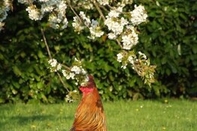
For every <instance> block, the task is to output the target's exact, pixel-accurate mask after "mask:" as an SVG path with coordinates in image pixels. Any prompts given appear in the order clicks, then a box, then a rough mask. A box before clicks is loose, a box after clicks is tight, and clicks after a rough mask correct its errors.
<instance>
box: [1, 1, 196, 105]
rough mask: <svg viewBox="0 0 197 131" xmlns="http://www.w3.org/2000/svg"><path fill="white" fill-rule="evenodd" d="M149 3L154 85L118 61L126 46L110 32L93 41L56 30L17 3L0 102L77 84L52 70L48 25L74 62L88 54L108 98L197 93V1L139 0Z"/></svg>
mask: <svg viewBox="0 0 197 131" xmlns="http://www.w3.org/2000/svg"><path fill="white" fill-rule="evenodd" d="M138 2H139V3H141V4H142V5H145V7H146V9H147V12H148V16H149V22H147V23H146V24H143V25H141V26H140V27H139V31H140V32H141V35H140V43H139V44H138V45H137V46H136V51H142V52H144V53H145V54H146V55H147V56H148V57H149V58H150V60H151V63H152V64H155V65H157V69H156V74H155V76H156V78H157V80H158V81H157V82H156V83H155V84H153V85H152V87H149V86H147V85H144V84H143V81H142V80H141V78H140V77H139V76H138V75H137V74H136V73H135V72H134V71H133V70H132V69H131V68H128V69H126V70H123V69H121V68H120V67H121V65H120V63H118V62H117V61H116V54H117V53H118V51H119V50H120V48H119V46H118V45H117V44H116V43H115V42H111V41H108V40H106V39H105V38H104V37H103V38H102V39H100V40H98V41H94V42H92V41H89V40H88V39H87V38H86V37H84V36H83V35H79V34H76V33H75V32H73V30H72V27H71V25H69V27H68V28H67V29H65V30H63V31H57V30H53V29H51V28H49V27H47V25H45V22H44V20H43V21H42V22H34V21H31V20H29V19H28V18H27V12H25V11H24V10H25V8H24V7H23V6H21V5H17V4H16V5H14V11H13V12H10V14H9V16H8V18H7V19H6V26H5V29H4V30H3V31H2V32H0V63H1V64H0V88H1V92H0V103H6V102H20V101H21V102H45V103H54V102H59V101H62V100H64V99H65V96H66V95H67V94H68V92H67V90H66V88H68V89H69V90H74V89H77V86H76V85H75V84H73V83H74V82H72V81H66V80H65V79H64V82H65V84H66V88H65V87H64V86H63V85H62V84H61V82H60V80H59V78H58V76H57V74H56V73H51V72H50V70H49V65H48V63H47V61H48V55H47V51H46V47H45V45H44V43H43V40H42V34H41V31H40V29H41V28H44V30H45V35H46V38H47V41H48V44H49V47H50V49H51V53H52V56H53V57H54V58H56V59H57V60H58V61H59V62H62V63H64V64H67V65H68V66H69V65H71V63H72V61H73V59H74V57H77V58H79V59H83V61H84V62H83V65H84V68H85V69H87V70H88V72H89V73H90V74H93V75H94V77H95V80H96V83H97V85H98V88H99V91H100V93H101V94H102V97H103V99H105V100H117V99H139V98H158V97H165V96H176V97H180V96H184V97H187V96H189V95H196V94H195V93H197V82H196V79H197V78H196V77H197V35H196V34H197V2H196V1H192V0H189V1H183V0H172V1H168V0H158V1H153V0H139V1H136V3H138Z"/></svg>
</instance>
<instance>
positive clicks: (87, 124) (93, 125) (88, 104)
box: [70, 76, 107, 131]
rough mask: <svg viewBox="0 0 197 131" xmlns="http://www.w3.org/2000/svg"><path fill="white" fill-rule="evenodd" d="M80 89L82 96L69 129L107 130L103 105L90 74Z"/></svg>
mask: <svg viewBox="0 0 197 131" xmlns="http://www.w3.org/2000/svg"><path fill="white" fill-rule="evenodd" d="M80 90H81V91H82V92H83V96H82V100H81V102H80V104H79V106H78V108H77V111H76V114H75V120H74V123H73V127H72V128H71V130H70V131H107V129H106V123H105V116H104V112H103V105H102V102H101V99H100V96H99V93H98V90H97V88H96V85H95V83H94V80H93V77H92V76H89V82H88V83H87V85H86V86H83V87H80Z"/></svg>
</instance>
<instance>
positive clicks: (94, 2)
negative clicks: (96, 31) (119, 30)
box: [93, 0, 105, 20]
mask: <svg viewBox="0 0 197 131" xmlns="http://www.w3.org/2000/svg"><path fill="white" fill-rule="evenodd" d="M93 4H94V6H95V7H96V9H97V10H98V12H99V14H100V15H101V17H102V18H103V20H105V16H104V15H103V12H102V11H101V9H100V8H99V6H98V4H97V3H96V1H95V0H94V1H93Z"/></svg>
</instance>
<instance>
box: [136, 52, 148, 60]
mask: <svg viewBox="0 0 197 131" xmlns="http://www.w3.org/2000/svg"><path fill="white" fill-rule="evenodd" d="M138 54H139V56H140V57H141V58H142V59H145V60H146V59H147V56H146V55H145V54H144V53H142V52H141V51H138Z"/></svg>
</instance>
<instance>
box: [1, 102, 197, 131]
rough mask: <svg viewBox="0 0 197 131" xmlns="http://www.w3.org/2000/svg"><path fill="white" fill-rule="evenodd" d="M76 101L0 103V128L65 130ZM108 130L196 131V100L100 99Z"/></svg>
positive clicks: (23, 130) (71, 118) (12, 130)
mask: <svg viewBox="0 0 197 131" xmlns="http://www.w3.org/2000/svg"><path fill="white" fill-rule="evenodd" d="M76 108H77V103H70V104H69V103H64V104H50V105H45V104H37V105H36V104H6V105H0V131H68V130H69V128H70V127H71V125H72V122H73V119H74V112H75V109H76ZM104 108H105V113H106V117H107V126H108V131H197V102H195V101H187V100H168V102H164V101H162V100H161V101H127V102H125V101H117V102H104Z"/></svg>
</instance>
